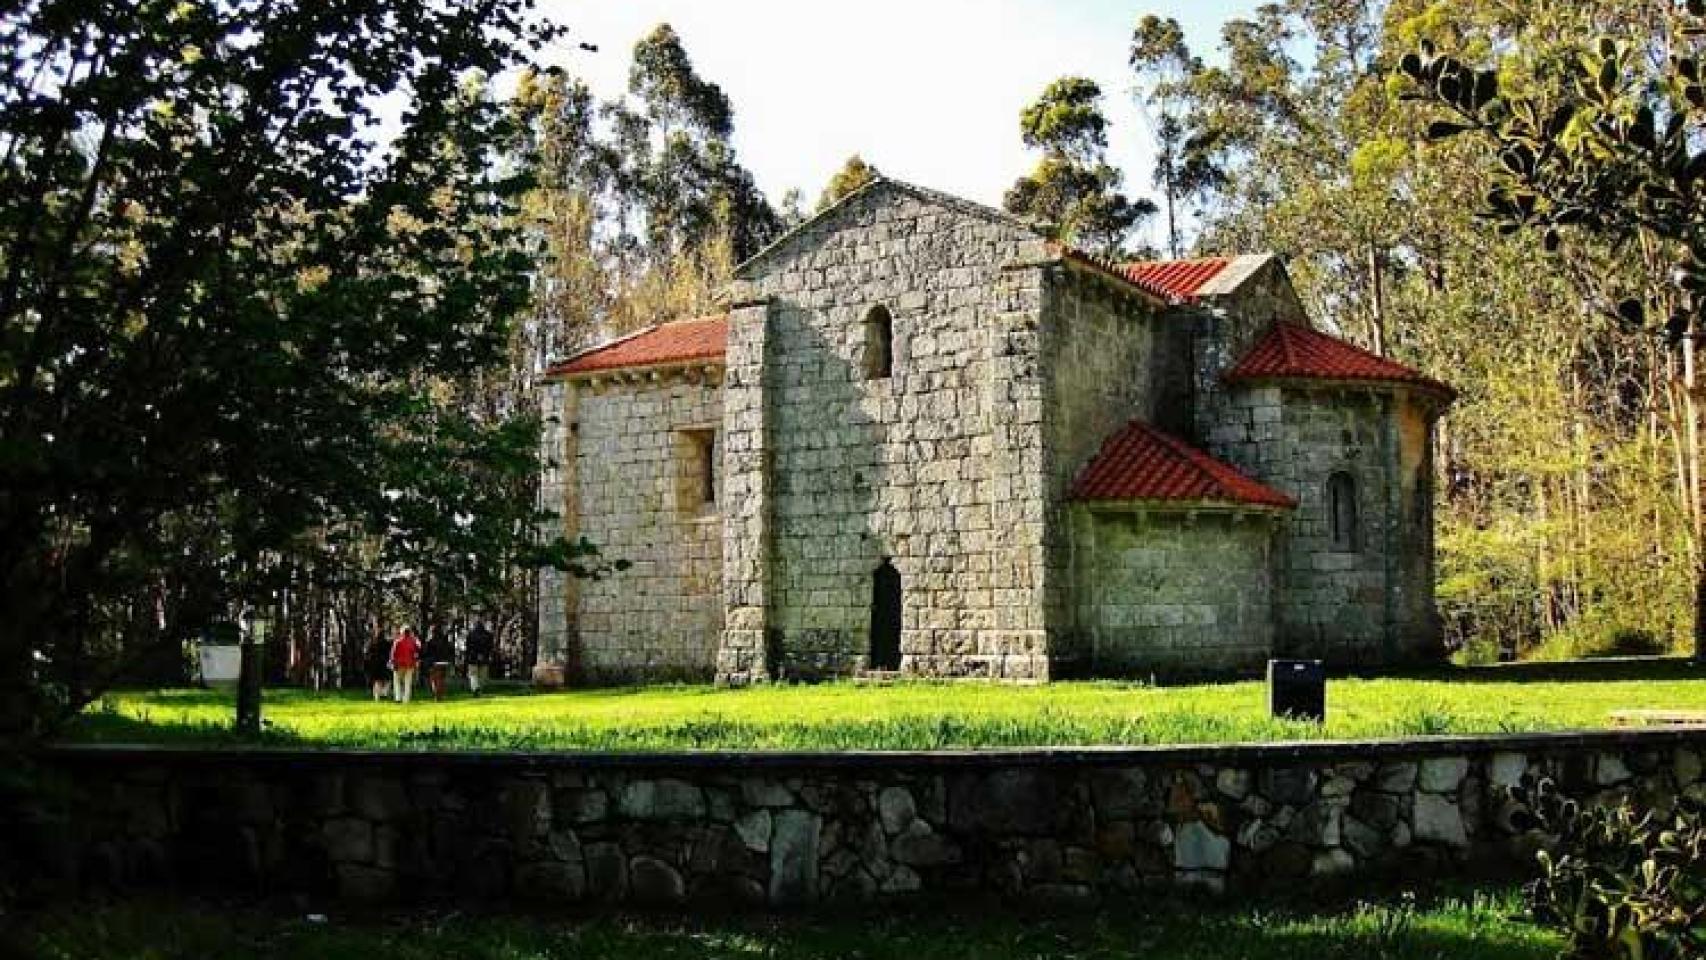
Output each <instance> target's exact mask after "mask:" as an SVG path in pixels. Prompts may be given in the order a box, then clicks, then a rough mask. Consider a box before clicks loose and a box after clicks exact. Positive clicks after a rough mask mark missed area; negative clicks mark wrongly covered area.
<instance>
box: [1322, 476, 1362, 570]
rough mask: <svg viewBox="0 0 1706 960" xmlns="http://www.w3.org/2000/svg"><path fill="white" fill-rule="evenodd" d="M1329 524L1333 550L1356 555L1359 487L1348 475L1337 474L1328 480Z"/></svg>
mask: <svg viewBox="0 0 1706 960" xmlns="http://www.w3.org/2000/svg"><path fill="white" fill-rule="evenodd" d="M1327 522H1328V526H1329V527H1330V528H1331V533H1332V536H1333V549H1334V550H1336V551H1339V552H1340V553H1355V552H1356V551H1357V549H1358V546H1359V543H1358V541H1359V539H1360V538H1359V536H1358V531H1357V487H1356V481H1355V480H1353V479H1351V475H1350V474H1348V473H1335V474H1333V475H1332V476H1330V477H1328V478H1327Z"/></svg>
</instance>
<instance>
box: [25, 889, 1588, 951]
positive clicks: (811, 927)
mask: <svg viewBox="0 0 1706 960" xmlns="http://www.w3.org/2000/svg"><path fill="white" fill-rule="evenodd" d="M976 906H977V905H975V904H971V903H965V902H961V903H958V904H956V905H943V904H938V905H933V906H930V907H928V908H925V907H919V906H906V907H900V906H897V907H892V908H884V909H881V910H878V909H873V908H869V907H865V908H857V907H856V908H852V909H849V910H840V911H838V912H837V913H835V914H834V915H833V916H819V915H807V916H795V917H789V918H776V917H760V916H729V915H717V914H709V915H707V914H697V915H695V916H692V917H689V918H685V919H684V918H680V917H676V916H665V915H656V914H654V915H625V916H608V915H606V916H597V917H580V918H575V917H567V918H566V917H565V916H564V915H563V912H562V911H560V910H558V911H553V912H552V913H551V914H549V915H546V914H533V915H528V914H517V913H508V912H491V913H484V912H482V911H481V909H480V908H478V907H466V906H465V907H464V908H463V909H460V910H442V909H433V910H425V909H414V910H409V911H406V912H405V911H390V912H382V913H368V914H354V915H352V914H348V913H346V912H344V911H341V910H339V909H336V908H335V907H330V906H317V907H311V908H305V906H304V905H303V904H293V905H289V906H286V905H280V904H271V905H265V906H257V905H253V904H218V905H209V904H206V903H199V902H196V901H185V900H148V901H137V902H118V903H109V904H67V905H63V906H61V907H59V908H56V909H54V910H51V911H46V912H44V913H43V914H42V915H40V916H37V917H32V918H28V920H27V922H26V923H25V924H24V925H23V930H22V936H21V939H20V945H21V946H23V947H24V948H25V949H26V950H33V952H30V953H26V954H25V955H45V956H63V957H72V956H76V957H103V958H110V960H143V958H149V960H176V958H180V957H181V958H184V960H189V958H200V957H204V956H253V957H265V958H278V960H298V958H302V960H306V958H310V957H313V958H329V960H341V958H349V960H369V958H372V957H380V956H383V957H397V958H411V960H413V958H419V960H437V958H449V957H459V958H460V957H466V958H474V960H486V958H490V960H499V958H502V960H529V958H559V957H560V958H567V957H576V958H583V957H612V958H614V957H634V956H650V957H659V958H662V957H708V958H719V960H720V958H730V960H733V958H760V957H761V958H768V960H793V958H808V957H809V958H832V957H862V958H867V960H887V958H893V960H936V958H940V960H949V958H953V960H960V958H965V960H970V958H989V960H1005V958H1015V960H1016V958H1020V957H1025V958H1030V957H1061V956H1071V957H1086V958H1090V957H1094V958H1120V957H1134V958H1135V957H1144V958H1150V960H1173V958H1179V960H1183V958H1187V957H1188V958H1193V960H1216V958H1233V957H1237V958H1244V960H1332V958H1340V957H1343V958H1351V957H1355V958H1359V960H1360V958H1367V957H1375V958H1381V960H1412V958H1413V960H1423V958H1429V960H1432V958H1439V957H1452V958H1460V957H1461V958H1485V960H1539V958H1541V957H1552V956H1555V955H1556V953H1557V950H1558V945H1557V942H1556V940H1555V939H1554V938H1552V937H1550V936H1548V935H1546V934H1544V933H1542V932H1541V931H1539V930H1537V929H1535V928H1534V927H1532V926H1530V925H1528V924H1527V923H1526V922H1523V921H1521V920H1518V919H1515V918H1513V916H1512V914H1513V913H1514V912H1515V911H1516V910H1517V903H1516V898H1515V897H1514V895H1513V894H1511V893H1510V892H1508V891H1506V892H1500V893H1496V894H1481V893H1469V894H1464V895H1461V896H1458V895H1452V896H1443V895H1442V896H1433V897H1430V898H1425V899H1423V900H1422V901H1420V902H1412V901H1410V900H1408V899H1404V898H1400V897H1397V896H1393V895H1382V896H1380V897H1377V898H1375V900H1374V901H1373V902H1364V903H1355V904H1347V903H1344V902H1342V901H1339V900H1336V899H1334V898H1330V897H1329V898H1323V902H1322V904H1320V905H1315V906H1310V905H1303V904H1298V903H1296V902H1293V903H1292V904H1291V905H1286V904H1283V903H1282V904H1277V905H1268V906H1257V907H1250V906H1247V905H1242V904H1239V903H1237V902H1236V901H1231V900H1228V901H1223V902H1204V901H1202V900H1200V899H1198V900H1193V901H1186V900H1183V899H1178V898H1173V897H1159V898H1157V897H1151V898H1148V899H1144V900H1141V901H1139V902H1136V903H1132V902H1117V903H1112V904H1107V905H1104V907H1103V908H1102V909H1099V910H1080V911H1076V912H1068V913H1059V912H1056V913H1048V914H1044V913H1039V912H1037V911H1034V910H1025V909H1015V908H1014V906H1013V905H1012V904H1005V905H1003V904H996V903H988V904H983V905H981V906H982V907H983V909H976V908H975V907H976ZM313 911H323V913H322V914H321V916H323V917H324V919H321V920H311V919H309V915H310V913H311V912H313Z"/></svg>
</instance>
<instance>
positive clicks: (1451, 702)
mask: <svg viewBox="0 0 1706 960" xmlns="http://www.w3.org/2000/svg"><path fill="white" fill-rule="evenodd" d="M1265 697H1266V690H1265V687H1264V686H1263V685H1262V684H1260V683H1231V684H1211V685H1202V686H1193V687H1168V688H1158V687H1146V686H1138V685H1130V684H1118V683H1059V684H1053V685H1049V686H1037V687H1012V686H1001V685H992V684H976V683H961V684H930V683H905V684H898V685H894V686H884V687H874V686H858V685H853V684H826V685H821V686H776V687H764V688H757V689H749V690H714V689H712V688H709V687H650V688H630V689H616V690H582V691H574V692H568V693H554V694H528V693H525V692H516V693H510V694H504V695H496V696H487V697H482V698H479V699H473V698H469V697H467V696H466V695H465V694H458V695H457V696H456V697H455V698H453V699H452V700H450V701H447V702H445V703H442V704H434V703H431V702H419V701H417V702H416V703H413V704H408V705H397V704H391V703H378V704H375V703H372V702H370V701H369V700H367V699H365V698H364V697H362V696H361V695H358V694H340V695H328V694H309V693H305V692H301V691H294V690H273V691H269V692H268V694H267V707H266V713H267V717H268V720H269V723H270V724H271V728H270V731H271V732H270V734H269V738H270V739H271V741H272V742H275V743H280V744H291V743H298V744H305V745H314V746H358V747H380V748H396V747H401V748H422V749H424V748H441V747H442V748H520V749H638V750H658V749H712V748H721V749H741V748H754V749H860V748H864V749H927V748H938V747H994V746H1030V745H1042V744H1053V745H1067V744H1150V743H1201V742H1232V741H1255V740H1278V739H1303V738H1319V737H1335V738H1336V737H1343V738H1353V737H1392V736H1404V735H1413V734H1441V733H1487V732H1515V731H1533V730H1558V729H1572V728H1592V727H1603V726H1605V725H1606V723H1607V720H1608V714H1609V713H1610V712H1611V711H1613V710H1618V709H1628V708H1641V707H1646V708H1671V709H1695V710H1706V673H1703V672H1699V671H1694V670H1692V669H1691V668H1689V667H1687V666H1685V665H1683V664H1681V663H1680V662H1675V661H1672V662H1662V663H1647V664H1634V665H1629V664H1592V665H1581V664H1576V665H1569V666H1567V667H1556V668H1538V669H1535V668H1495V669H1477V670H1459V671H1454V672H1449V673H1441V674H1434V675H1429V676H1422V677H1414V678H1404V679H1375V680H1355V679H1346V680H1336V681H1333V683H1332V684H1331V686H1330V687H1329V693H1328V703H1329V707H1328V709H1329V720H1328V722H1327V724H1326V725H1325V726H1323V727H1315V726H1313V725H1309V724H1302V723H1291V722H1280V721H1274V720H1270V719H1268V718H1267V717H1266V715H1265V709H1266V700H1265ZM231 712H232V707H231V702H230V700H229V698H228V697H222V696H218V695H214V694H210V693H205V692H197V691H165V692H157V693H133V694H115V695H113V696H112V697H110V698H108V700H107V701H106V703H105V704H103V705H101V706H100V707H98V708H96V709H94V710H92V711H91V712H90V713H89V715H87V716H86V717H85V718H83V720H82V721H81V722H80V724H79V725H78V726H77V727H76V728H74V730H73V731H72V734H71V735H72V737H73V738H75V739H81V740H101V741H127V740H145V741H156V742H215V743H217V742H222V741H224V740H225V739H227V738H228V734H227V733H226V732H225V731H226V730H227V729H228V728H229V724H230V718H231Z"/></svg>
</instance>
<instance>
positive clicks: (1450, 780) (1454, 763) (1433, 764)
mask: <svg viewBox="0 0 1706 960" xmlns="http://www.w3.org/2000/svg"><path fill="white" fill-rule="evenodd" d="M1468 773H1469V758H1468V757H1428V758H1426V759H1425V760H1423V761H1422V762H1421V767H1420V772H1419V775H1418V777H1417V784H1418V786H1419V787H1420V788H1421V789H1422V790H1423V791H1425V792H1427V793H1451V792H1452V791H1454V790H1456V789H1457V788H1458V786H1459V785H1460V784H1462V783H1463V778H1464V777H1465V776H1467V775H1468Z"/></svg>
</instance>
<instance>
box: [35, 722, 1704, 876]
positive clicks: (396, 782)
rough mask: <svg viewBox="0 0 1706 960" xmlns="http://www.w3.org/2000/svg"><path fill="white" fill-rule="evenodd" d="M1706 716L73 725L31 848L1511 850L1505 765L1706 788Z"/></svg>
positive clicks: (1700, 794)
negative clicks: (739, 750) (1418, 734)
mask: <svg viewBox="0 0 1706 960" xmlns="http://www.w3.org/2000/svg"><path fill="white" fill-rule="evenodd" d="M1703 756H1706V730H1693V731H1648V732H1613V733H1597V734H1567V735H1543V736H1518V737H1504V738H1438V739H1423V740H1414V741H1397V742H1389V743H1314V744H1302V745H1270V746H1233V747H1223V748H1154V749H1123V748H1122V749H1053V750H1034V751H987V752H965V753H952V752H950V753H903V754H876V753H865V754H861V753H843V754H782V753H756V754H719V753H694V754H669V755H643V754H626V755H612V754H549V755H546V754H473V753H434V754H409V753H355V752H305V751H271V750H254V751H241V752H237V751H229V752H222V751H214V750H174V749H163V748H142V747H137V748H124V747H65V748H57V749H55V750H53V751H51V752H49V753H47V754H45V755H44V756H43V758H42V759H43V762H44V764H45V765H46V766H48V767H49V768H50V769H53V770H57V771H59V772H62V773H64V774H66V775H67V776H68V777H69V779H71V780H72V781H73V782H74V783H76V784H77V785H78V787H79V790H78V791H76V792H77V794H78V795H79V798H78V800H77V806H76V809H75V810H74V811H72V816H71V817H70V818H69V819H70V822H71V824H72V830H71V832H70V835H69V836H67V837H64V838H61V839H62V842H58V843H54V844H47V845H46V846H48V847H50V848H52V849H53V850H54V851H56V852H55V855H54V856H53V857H51V858H50V859H51V860H52V861H53V862H52V863H51V864H50V868H51V869H53V870H55V871H57V872H60V873H64V874H68V875H71V876H73V877H75V878H76V879H77V880H78V881H79V882H81V883H83V884H85V885H88V886H100V885H105V884H118V885H123V886H131V885H143V884H149V883H168V884H175V885H178V886H185V887H191V886H201V887H212V888H216V889H219V890H221V891H227V892H229V891H232V890H236V889H254V890H257V891H258V892H268V893H280V892H287V891H300V892H304V893H310V894H332V895H337V896H340V897H343V898H349V899H362V900H387V899H392V898H397V897H401V896H407V897H408V898H409V899H411V900H417V901H418V900H421V899H423V898H424V899H431V898H437V897H458V898H472V899H505V900H513V901H516V902H527V903H533V904H543V905H554V904H565V905H566V904H597V903H631V904H650V905H678V904H700V903H705V904H732V905H740V906H748V907H788V906H802V905H811V904H817V903H822V902H830V901H840V900H871V899H879V898H906V897H913V896H921V895H937V896H940V895H944V894H945V895H948V896H959V895H964V896H977V895H986V894H990V893H995V894H1001V895H1010V896H1024V897H1025V898H1026V899H1027V900H1029V901H1035V900H1038V899H1048V898H1054V899H1059V900H1068V901H1071V900H1088V899H1092V898H1098V897H1112V898H1118V897H1122V896H1129V895H1132V894H1134V893H1136V892H1138V891H1141V890H1144V889H1148V888H1154V887H1161V886H1169V885H1195V886H1200V887H1205V888H1209V889H1212V890H1225V889H1234V890H1248V891H1260V890H1262V889H1264V888H1267V889H1281V888H1288V887H1289V888H1294V887H1295V885H1296V884H1297V883H1299V882H1300V881H1309V880H1312V879H1315V878H1326V877H1346V876H1352V875H1372V874H1379V873H1388V874H1397V875H1402V876H1405V877H1419V876H1423V875H1426V874H1432V873H1465V872H1468V873H1474V872H1477V871H1492V870H1510V869H1513V868H1524V867H1525V866H1526V864H1528V863H1529V862H1531V859H1532V854H1533V849H1534V847H1535V845H1536V843H1537V842H1538V838H1536V837H1533V836H1530V835H1525V834H1523V833H1522V832H1520V830H1519V828H1518V825H1517V824H1518V823H1519V822H1520V818H1519V817H1516V816H1515V815H1516V814H1517V813H1518V812H1519V811H1518V810H1517V809H1515V808H1514V806H1513V804H1512V802H1511V801H1510V800H1509V799H1508V794H1507V793H1506V791H1505V788H1506V787H1507V786H1509V785H1511V784H1514V783H1516V782H1517V781H1518V780H1520V779H1521V778H1522V777H1523V776H1524V775H1526V774H1544V775H1546V776H1550V777H1553V778H1554V779H1556V780H1557V781H1559V783H1560V784H1561V785H1562V786H1563V788H1564V789H1565V790H1566V791H1568V792H1569V793H1571V794H1573V795H1576V796H1579V797H1583V798H1587V799H1591V800H1595V801H1602V802H1603V801H1612V800H1620V799H1624V798H1628V799H1631V800H1633V801H1634V802H1636V803H1638V804H1640V805H1642V806H1646V807H1662V806H1665V805H1667V804H1670V803H1672V802H1673V801H1674V798H1675V797H1676V796H1677V795H1678V794H1687V795H1689V796H1691V797H1694V798H1697V799H1701V800H1706V779H1703V778H1702V757H1703Z"/></svg>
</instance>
